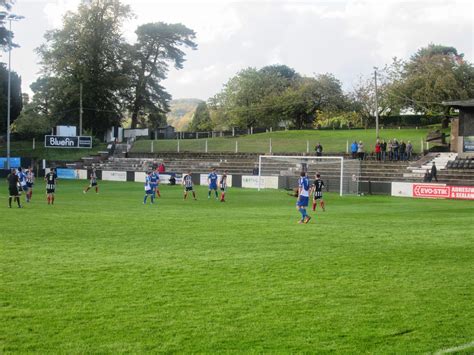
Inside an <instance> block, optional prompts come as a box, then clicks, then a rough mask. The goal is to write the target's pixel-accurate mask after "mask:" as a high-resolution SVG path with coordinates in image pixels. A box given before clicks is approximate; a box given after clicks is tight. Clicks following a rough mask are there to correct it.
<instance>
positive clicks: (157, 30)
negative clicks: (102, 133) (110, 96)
mask: <svg viewBox="0 0 474 355" xmlns="http://www.w3.org/2000/svg"><path fill="white" fill-rule="evenodd" d="M135 33H136V34H137V42H136V44H135V45H134V46H131V47H130V48H129V51H130V53H129V56H130V62H131V75H130V82H131V87H132V88H133V92H132V93H131V96H130V103H129V109H130V111H131V114H132V125H131V126H132V128H136V127H137V124H138V115H139V112H140V111H142V110H144V111H147V112H150V113H156V112H168V111H169V105H168V103H169V100H171V95H169V94H168V93H167V92H166V91H165V89H164V88H163V87H162V86H161V85H160V84H159V83H160V82H161V81H162V80H164V79H165V78H166V74H167V72H168V70H169V63H173V64H174V67H175V68H176V69H182V68H183V63H184V57H185V53H184V52H183V51H182V50H181V49H180V47H182V46H185V47H188V48H191V49H196V47H197V45H196V43H195V42H194V41H193V40H194V38H195V36H196V35H195V33H194V31H193V30H191V29H189V28H187V27H186V26H184V25H182V24H166V23H163V22H158V23H148V24H145V25H142V26H139V27H138V29H137V30H136V32H135Z"/></svg>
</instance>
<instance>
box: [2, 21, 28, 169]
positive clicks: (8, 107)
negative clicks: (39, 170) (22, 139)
mask: <svg viewBox="0 0 474 355" xmlns="http://www.w3.org/2000/svg"><path fill="white" fill-rule="evenodd" d="M23 18H24V16H18V15H14V14H10V15H8V16H5V17H4V19H5V20H7V21H9V27H8V30H9V38H8V89H7V90H8V92H7V96H8V97H7V169H10V134H11V130H10V115H11V74H12V67H11V62H12V36H11V32H12V21H18V20H21V19H23Z"/></svg>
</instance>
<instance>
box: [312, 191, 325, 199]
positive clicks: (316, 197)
mask: <svg viewBox="0 0 474 355" xmlns="http://www.w3.org/2000/svg"><path fill="white" fill-rule="evenodd" d="M322 199H323V193H322V192H316V193H315V194H314V195H313V200H322Z"/></svg>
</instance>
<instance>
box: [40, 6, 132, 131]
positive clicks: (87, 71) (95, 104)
mask: <svg viewBox="0 0 474 355" xmlns="http://www.w3.org/2000/svg"><path fill="white" fill-rule="evenodd" d="M129 17H131V11H130V7H129V6H126V5H122V4H121V3H120V1H119V0H92V1H90V2H87V3H86V2H82V4H81V5H80V6H79V8H78V11H77V12H75V13H73V12H69V13H67V14H66V16H65V17H64V22H63V27H62V28H61V29H59V30H53V31H49V32H47V34H46V35H45V38H46V43H45V44H44V45H42V46H41V47H40V48H39V49H38V53H39V54H40V56H41V60H42V65H43V69H44V72H45V73H46V75H45V76H46V77H49V76H51V77H54V78H55V79H56V81H55V82H54V83H53V84H54V85H55V88H56V89H58V88H61V90H62V91H61V92H60V96H59V97H58V101H61V108H60V109H59V108H55V109H54V111H52V112H51V114H52V115H54V116H59V117H60V121H61V122H62V120H64V121H68V120H73V121H74V122H75V123H76V124H77V123H78V121H79V117H78V116H79V96H80V95H79V93H80V90H79V87H80V84H82V86H83V93H84V94H83V106H84V113H83V127H84V128H85V129H90V130H92V131H93V132H95V133H98V134H100V133H103V132H105V131H106V130H107V128H109V127H110V126H113V125H118V124H120V122H121V119H122V112H123V101H122V99H123V95H124V91H125V90H126V88H127V87H128V86H129V83H128V82H127V78H128V77H127V75H126V73H124V65H123V61H124V59H125V58H126V55H125V47H126V46H125V41H124V39H123V37H122V33H121V26H122V23H123V21H125V20H126V19H128V18H129ZM56 92H57V93H59V92H58V90H56Z"/></svg>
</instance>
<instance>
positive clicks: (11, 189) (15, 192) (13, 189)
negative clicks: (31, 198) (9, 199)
mask: <svg viewBox="0 0 474 355" xmlns="http://www.w3.org/2000/svg"><path fill="white" fill-rule="evenodd" d="M8 192H9V193H10V196H18V195H19V193H18V187H16V186H15V187H12V186H10V187H9V188H8Z"/></svg>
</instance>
